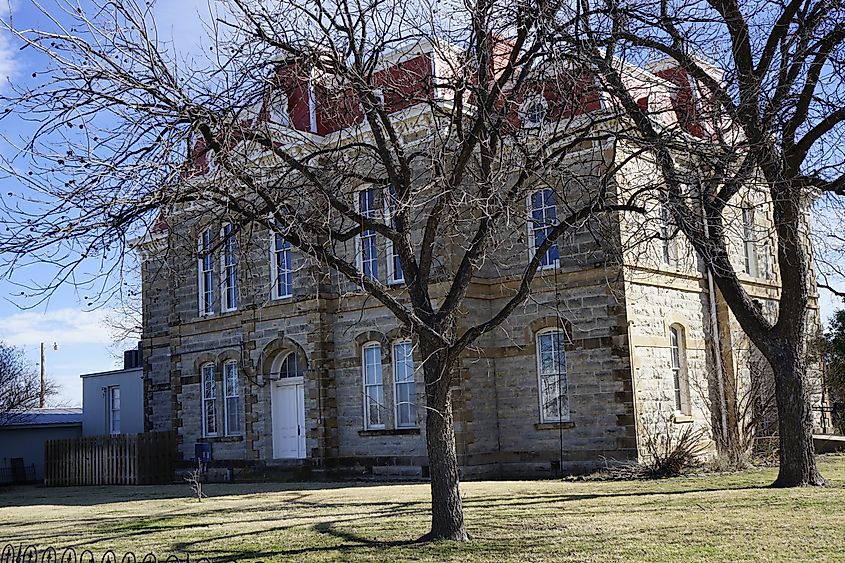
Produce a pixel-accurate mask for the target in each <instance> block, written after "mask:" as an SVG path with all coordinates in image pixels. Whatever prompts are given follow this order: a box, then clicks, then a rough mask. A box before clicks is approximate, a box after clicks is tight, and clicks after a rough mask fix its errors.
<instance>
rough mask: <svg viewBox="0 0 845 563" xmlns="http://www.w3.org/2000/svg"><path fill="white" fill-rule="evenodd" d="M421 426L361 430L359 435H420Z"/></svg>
mask: <svg viewBox="0 0 845 563" xmlns="http://www.w3.org/2000/svg"><path fill="white" fill-rule="evenodd" d="M419 433H420V429H419V428H379V429H378V430H359V431H358V435H359V436H418V435H419Z"/></svg>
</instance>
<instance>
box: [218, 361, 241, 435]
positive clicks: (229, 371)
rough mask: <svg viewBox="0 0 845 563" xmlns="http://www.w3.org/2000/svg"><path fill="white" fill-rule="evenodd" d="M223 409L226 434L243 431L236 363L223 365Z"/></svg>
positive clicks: (235, 433)
mask: <svg viewBox="0 0 845 563" xmlns="http://www.w3.org/2000/svg"><path fill="white" fill-rule="evenodd" d="M223 396H224V403H223V410H225V411H226V412H225V416H224V420H225V421H226V429H225V430H226V435H227V436H236V435H239V434H241V433H242V432H243V426H242V420H243V403H242V402H241V391H240V385H239V382H238V363H237V362H234V361H233V362H226V364H225V365H224V366H223Z"/></svg>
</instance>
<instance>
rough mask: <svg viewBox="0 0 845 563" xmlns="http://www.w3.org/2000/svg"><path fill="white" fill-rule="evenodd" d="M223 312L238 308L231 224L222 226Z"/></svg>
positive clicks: (234, 241) (235, 247) (235, 258)
mask: <svg viewBox="0 0 845 563" xmlns="http://www.w3.org/2000/svg"><path fill="white" fill-rule="evenodd" d="M222 262H223V263H222V266H223V307H222V310H223V311H234V310H235V309H237V308H238V241H237V239H236V238H235V227H234V225H232V224H231V223H229V224H227V225H224V226H223V261H222Z"/></svg>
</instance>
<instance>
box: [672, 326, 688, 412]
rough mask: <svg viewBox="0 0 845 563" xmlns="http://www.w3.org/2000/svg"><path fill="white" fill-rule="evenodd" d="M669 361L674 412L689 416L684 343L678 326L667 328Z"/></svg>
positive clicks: (682, 334)
mask: <svg viewBox="0 0 845 563" xmlns="http://www.w3.org/2000/svg"><path fill="white" fill-rule="evenodd" d="M669 361H670V367H671V370H672V385H673V401H674V406H675V410H676V411H677V412H679V413H681V414H685V415H687V414H690V407H689V377H688V375H687V358H686V343H685V342H684V328H683V327H682V326H681V325H678V324H674V325H672V326H670V327H669Z"/></svg>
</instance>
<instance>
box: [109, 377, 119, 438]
mask: <svg viewBox="0 0 845 563" xmlns="http://www.w3.org/2000/svg"><path fill="white" fill-rule="evenodd" d="M108 403H109V405H108V406H109V434H120V387H119V386H114V387H109V388H108Z"/></svg>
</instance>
